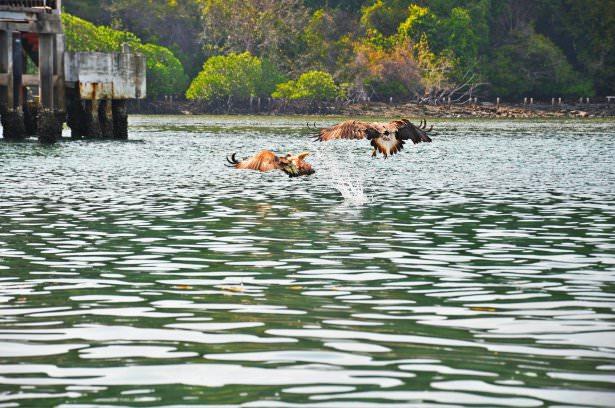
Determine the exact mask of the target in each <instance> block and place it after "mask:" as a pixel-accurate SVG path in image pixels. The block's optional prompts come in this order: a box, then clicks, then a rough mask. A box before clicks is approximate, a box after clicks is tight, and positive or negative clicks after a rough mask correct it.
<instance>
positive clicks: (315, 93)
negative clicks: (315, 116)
mask: <svg viewBox="0 0 615 408" xmlns="http://www.w3.org/2000/svg"><path fill="white" fill-rule="evenodd" d="M340 94H341V92H340V89H339V88H338V86H337V85H336V84H335V81H334V80H333V77H332V76H331V74H329V73H327V72H323V71H309V72H306V73H304V74H301V76H300V77H299V79H297V80H296V81H292V80H291V81H288V82H284V83H281V84H278V86H277V87H276V90H275V92H273V94H272V95H271V96H273V97H274V98H280V99H291V100H292V99H307V100H329V99H334V98H336V97H338V96H340Z"/></svg>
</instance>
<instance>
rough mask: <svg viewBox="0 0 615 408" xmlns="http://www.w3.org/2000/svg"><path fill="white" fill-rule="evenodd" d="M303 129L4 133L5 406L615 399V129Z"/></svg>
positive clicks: (0, 388)
mask: <svg viewBox="0 0 615 408" xmlns="http://www.w3.org/2000/svg"><path fill="white" fill-rule="evenodd" d="M330 122H331V123H333V122H335V119H330V120H329V119H327V120H325V121H323V123H320V125H326V124H329V123H330ZM304 123H305V120H303V119H293V118H241V117H233V118H225V117H187V118H171V117H137V118H133V122H132V127H131V129H132V135H131V138H132V141H130V142H126V143H114V142H83V141H81V142H67V143H61V144H59V145H57V146H54V147H51V148H49V147H43V146H39V145H38V144H36V143H21V144H9V143H0V179H1V180H2V181H1V183H0V362H1V364H0V406H37V405H58V406H64V407H77V406H91V405H96V406H126V405H129V406H152V405H154V406H162V405H176V406H179V405H200V406H207V405H237V404H242V405H245V406H251V407H269V406H302V407H318V406H322V407H348V406H356V407H370V406H372V407H392V406H408V405H411V406H457V405H460V404H461V405H477V406H515V407H535V406H545V405H548V406H615V392H614V391H612V390H613V387H614V386H615V364H614V363H613V361H615V313H614V308H615V295H614V293H615V291H614V289H615V274H614V273H613V272H614V271H615V217H614V215H615V206H614V204H615V165H614V164H613V159H612V158H613V157H615V131H614V130H613V129H614V127H613V126H612V122H598V121H596V122H588V121H583V122H575V121H565V122H555V121H549V122H502V121H497V122H495V121H491V122H489V121H488V122H480V121H451V122H441V123H438V124H437V129H438V136H437V137H435V138H434V143H432V144H428V145H419V146H413V147H410V146H409V148H408V149H406V150H404V152H403V153H402V154H400V155H397V156H395V157H394V158H392V159H389V160H382V159H372V158H371V156H370V147H369V144H368V143H361V142H357V141H347V142H346V141H339V142H334V143H331V144H327V145H326V146H325V145H322V144H321V145H318V144H314V143H313V142H311V141H310V140H309V139H308V138H307V136H308V133H309V130H308V129H306V128H305V126H304ZM581 124H582V127H581ZM260 149H273V150H275V151H278V152H280V153H286V152H287V151H292V152H298V151H302V150H311V151H313V152H314V153H315V154H314V155H313V156H312V157H311V158H308V161H312V162H313V163H314V165H315V168H316V170H317V174H315V175H314V176H311V177H307V178H296V179H289V178H287V177H286V176H285V175H284V174H282V173H278V174H276V173H267V174H259V173H255V172H246V171H237V170H233V169H228V168H226V167H224V157H225V156H226V155H227V154H228V153H231V152H235V151H237V152H239V153H240V155H248V154H252V153H254V152H255V151H258V150H260ZM43 401H44V402H43Z"/></svg>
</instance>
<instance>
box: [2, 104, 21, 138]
mask: <svg viewBox="0 0 615 408" xmlns="http://www.w3.org/2000/svg"><path fill="white" fill-rule="evenodd" d="M1 120H2V131H3V132H2V136H3V137H4V139H5V140H12V141H19V140H23V139H24V138H25V137H26V126H25V122H24V115H23V110H22V109H21V107H18V108H15V109H12V110H8V109H3V111H2V113H1Z"/></svg>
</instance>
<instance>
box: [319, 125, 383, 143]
mask: <svg viewBox="0 0 615 408" xmlns="http://www.w3.org/2000/svg"><path fill="white" fill-rule="evenodd" d="M379 134H380V129H379V128H378V125H377V124H374V123H367V122H361V121H358V120H347V121H346V122H342V123H338V124H337V125H335V126H331V127H329V128H326V129H321V131H320V132H319V134H318V135H317V136H316V138H315V140H317V141H320V142H326V141H329V140H336V139H369V140H371V139H373V138H374V137H378V135H379Z"/></svg>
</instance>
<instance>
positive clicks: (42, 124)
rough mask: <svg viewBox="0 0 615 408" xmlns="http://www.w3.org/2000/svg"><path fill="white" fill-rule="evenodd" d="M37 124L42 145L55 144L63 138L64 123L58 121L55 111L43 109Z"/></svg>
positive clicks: (38, 116) (39, 113)
mask: <svg viewBox="0 0 615 408" xmlns="http://www.w3.org/2000/svg"><path fill="white" fill-rule="evenodd" d="M36 122H37V126H36V127H37V133H38V140H39V141H40V142H41V143H55V142H57V141H58V140H59V139H60V138H61V137H62V123H61V122H59V121H58V118H57V116H56V112H54V111H53V110H51V109H41V110H40V111H39V112H38V115H37V121H36Z"/></svg>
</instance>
